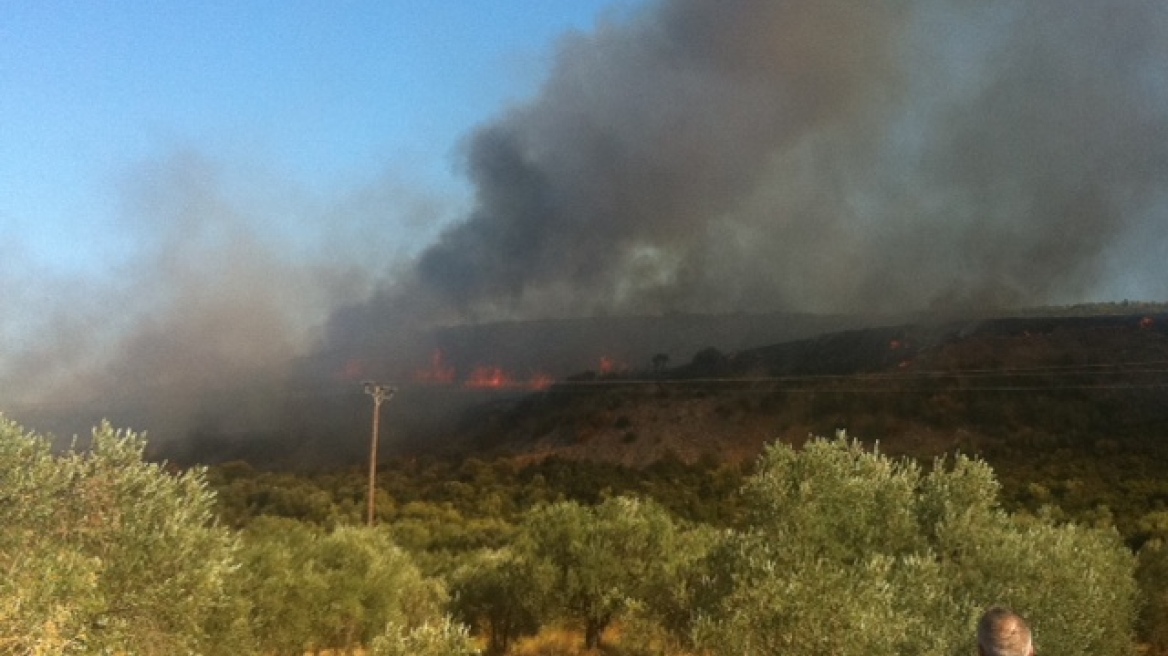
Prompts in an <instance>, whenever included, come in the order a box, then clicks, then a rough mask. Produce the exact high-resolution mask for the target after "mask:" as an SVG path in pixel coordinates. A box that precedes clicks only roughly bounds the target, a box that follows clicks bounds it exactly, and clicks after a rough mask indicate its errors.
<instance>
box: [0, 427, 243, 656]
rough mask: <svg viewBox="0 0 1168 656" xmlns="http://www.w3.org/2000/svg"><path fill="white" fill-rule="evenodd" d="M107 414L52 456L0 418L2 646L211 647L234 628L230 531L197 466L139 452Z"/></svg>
mask: <svg viewBox="0 0 1168 656" xmlns="http://www.w3.org/2000/svg"><path fill="white" fill-rule="evenodd" d="M143 448H144V442H143V440H142V438H141V437H139V436H137V435H135V434H133V433H128V432H118V431H115V430H114V429H112V428H111V427H110V426H109V425H108V424H106V425H102V426H101V427H100V428H98V429H97V430H95V431H94V434H93V444H92V448H91V449H90V450H88V451H85V452H79V451H69V452H67V453H64V454H61V455H54V454H53V453H52V452H51V451H50V447H49V444H48V441H47V440H45V439H43V438H41V437H39V436H37V435H33V434H27V433H25V432H23V431H22V430H21V428H20V427H19V426H17V425H15V424H13V423H12V422H10V421H8V420H6V419H3V418H0V571H3V572H4V576H2V577H0V652H3V653H20V654H70V653H82V654H90V653H126V652H131V653H136V654H160V655H162V654H166V655H169V654H183V653H191V652H210V651H214V650H215V647H216V646H222V645H227V644H230V643H231V640H230V639H229V638H228V636H227V635H226V634H227V633H230V632H231V631H232V630H234V629H235V628H236V624H235V622H234V621H233V618H231V617H224V613H225V611H226V610H229V609H230V603H229V602H230V600H229V596H228V591H229V579H230V578H231V577H232V576H234V575H235V570H236V568H237V560H236V550H237V544H236V542H237V540H236V538H235V536H234V535H233V534H232V533H231V532H230V531H228V530H226V529H224V528H222V527H220V526H217V525H216V524H215V522H214V521H213V519H212V510H213V508H214V497H213V496H212V494H211V493H210V492H209V491H208V489H207V486H206V483H205V481H204V478H203V474H202V472H201V471H198V470H193V471H188V472H184V473H180V474H170V473H168V472H166V471H164V470H163V469H162V468H161V467H160V466H158V465H155V464H149V463H146V462H144V461H143V460H142V451H143Z"/></svg>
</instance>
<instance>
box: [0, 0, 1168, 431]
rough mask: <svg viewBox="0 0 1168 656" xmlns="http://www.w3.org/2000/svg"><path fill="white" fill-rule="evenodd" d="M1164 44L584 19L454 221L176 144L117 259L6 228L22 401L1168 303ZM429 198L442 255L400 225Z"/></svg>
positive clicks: (258, 399)
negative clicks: (441, 333)
mask: <svg viewBox="0 0 1168 656" xmlns="http://www.w3.org/2000/svg"><path fill="white" fill-rule="evenodd" d="M1165 62H1168V5H1166V4H1165V3H1163V2H1162V1H1161V0H979V1H976V2H974V1H972V0H893V1H889V2H862V1H856V0H847V1H845V0H718V1H713V0H662V1H660V2H656V3H653V4H651V5H648V6H647V7H645V8H643V9H642V10H640V11H639V12H637V13H634V14H630V15H623V16H617V15H614V16H611V17H609V18H608V19H607V20H606V21H605V22H603V23H601V24H600V25H599V26H598V27H597V28H596V29H595V30H593V31H591V32H589V33H575V34H571V35H568V36H566V37H565V38H564V39H563V40H562V42H560V43H559V45H558V49H557V51H556V57H555V60H554V63H553V65H552V67H551V69H550V72H549V75H548V78H547V80H546V82H545V84H544V85H543V87H542V88H541V90H540V91H539V92H538V94H537V95H536V96H535V97H533V98H531V99H530V100H529V101H527V102H525V103H522V104H520V105H517V106H515V107H512V108H510V109H509V110H508V111H506V112H505V113H504V114H503V115H501V116H500V117H498V118H497V119H495V120H492V121H490V122H487V123H485V124H484V125H483V126H482V127H480V128H479V129H477V130H476V131H474V132H473V133H472V134H470V135H469V136H468V137H467V139H466V141H465V143H464V144H463V147H462V150H461V151H460V152H461V157H462V160H461V161H462V162H463V165H464V166H465V173H466V175H467V176H468V178H469V180H470V181H471V183H472V185H473V189H474V198H473V204H472V207H471V209H470V210H469V211H468V212H466V213H465V214H464V215H463V216H461V217H460V219H459V220H458V221H457V222H454V223H450V224H448V225H449V228H448V229H447V230H446V231H445V232H444V233H442V234H440V235H438V236H437V237H436V238H434V236H433V235H432V234H430V233H429V232H427V231H428V230H430V229H431V228H430V226H433V225H436V223H438V219H439V218H443V217H444V215H445V208H443V207H442V206H441V205H440V204H437V203H435V202H434V201H432V200H431V199H427V198H425V197H424V196H423V195H422V194H418V193H414V192H412V191H411V189H410V188H409V187H408V185H402V184H401V183H400V182H396V181H395V176H393V175H387V176H385V178H384V179H378V180H377V181H376V182H373V183H371V184H369V185H368V186H367V187H365V188H363V189H361V190H359V191H357V192H354V193H351V194H349V195H347V196H346V197H345V198H343V199H341V200H339V201H338V200H336V199H330V200H328V201H323V200H321V199H320V198H314V197H311V196H310V195H307V194H304V193H302V192H299V191H297V190H295V189H290V188H288V186H287V185H283V184H282V183H279V182H278V181H275V180H273V179H271V178H267V177H263V176H260V177H259V178H248V177H246V176H245V179H243V180H234V181H232V180H233V176H234V175H235V174H236V173H237V172H234V171H232V172H227V173H226V174H225V173H224V172H223V171H220V170H219V169H218V168H217V167H216V166H215V165H214V164H212V163H209V162H208V161H206V160H205V159H202V158H200V157H198V156H197V155H191V154H190V153H180V154H178V155H176V156H174V157H170V158H163V159H162V160H160V161H158V162H152V163H148V164H147V165H145V166H144V167H143V169H142V170H141V171H138V172H136V174H135V175H133V176H132V177H133V178H134V179H136V180H138V182H136V183H134V185H131V188H130V189H128V190H127V191H126V197H127V198H129V199H131V200H130V202H129V203H128V207H127V210H126V216H127V220H128V227H126V230H127V231H128V232H129V233H130V234H132V235H133V236H134V240H135V242H136V243H137V244H138V251H137V253H136V256H135V259H134V261H133V262H131V263H130V264H129V265H128V266H124V267H120V268H118V269H117V275H114V276H111V278H110V279H109V280H103V281H98V284H85V285H77V284H75V281H71V280H65V279H56V280H54V279H51V278H46V277H45V276H44V275H43V274H42V273H41V272H38V271H35V270H29V269H28V268H27V267H25V266H24V265H23V264H21V262H20V260H19V254H15V255H14V254H13V253H12V252H10V251H11V249H12V246H11V245H10V244H8V245H4V244H0V292H3V294H4V295H5V298H6V299H13V301H12V302H14V303H16V304H17V305H18V306H19V307H22V308H29V310H28V311H27V312H26V313H25V316H22V317H6V318H4V320H3V321H0V337H3V338H4V339H5V341H6V343H7V344H9V345H15V346H13V347H12V348H9V349H8V350H7V352H6V353H4V354H0V398H3V399H4V401H5V402H6V403H7V404H8V408H6V410H7V411H9V412H13V414H17V415H18V418H19V417H20V416H21V412H17V411H16V410H13V408H21V407H23V408H24V415H25V416H27V414H28V413H30V412H34V411H36V410H37V409H38V408H42V409H46V412H47V411H48V410H52V409H60V408H62V407H69V408H76V409H78V413H79V414H81V415H84V419H83V421H84V422H85V423H91V422H92V421H94V420H95V419H97V418H100V417H101V416H112V418H114V419H115V420H118V419H119V412H123V410H122V409H125V410H124V414H125V416H127V417H131V418H130V419H127V420H125V421H120V422H119V423H123V424H130V425H134V426H141V427H147V428H151V429H155V427H166V428H165V429H166V430H167V431H169V432H170V433H171V434H178V435H181V434H182V433H183V432H184V431H186V430H189V429H191V427H192V426H194V427H197V426H199V425H202V424H206V425H207V426H209V427H211V428H215V427H216V426H220V427H222V428H223V429H224V430H241V429H248V428H249V427H256V426H261V427H262V426H270V425H273V422H275V423H279V420H277V419H275V417H277V416H280V415H283V416H288V415H289V413H288V409H289V407H290V406H291V407H294V408H299V412H300V416H304V417H305V418H306V420H307V418H310V416H311V415H314V414H316V415H320V416H328V413H327V412H326V411H325V410H322V411H320V412H316V410H315V409H314V407H313V406H311V405H310V404H305V403H301V402H300V399H301V398H303V395H305V394H307V393H306V392H305V390H304V387H305V386H306V385H308V384H309V383H306V382H305V381H315V382H312V383H311V384H313V385H315V386H316V391H314V392H312V393H311V394H310V395H315V396H313V398H316V399H319V398H320V395H321V394H327V393H331V392H328V391H327V390H326V391H325V392H321V390H322V389H325V388H328V384H329V383H330V382H337V381H336V379H335V377H336V375H337V371H338V370H339V369H340V368H342V367H344V370H345V372H346V378H345V379H344V380H343V381H340V382H343V383H344V385H345V386H347V387H346V389H349V388H353V389H356V388H355V385H356V382H355V381H354V380H352V377H353V375H369V376H375V377H378V378H381V379H385V378H388V377H394V376H402V375H407V376H408V374H409V372H410V371H411V370H412V368H415V367H418V366H423V365H425V364H426V363H427V362H428V360H429V358H430V355H431V352H432V349H433V348H434V347H435V346H436V345H437V341H435V339H434V338H432V333H427V330H428V329H430V328H432V327H434V326H436V325H450V324H457V323H460V322H475V321H487V320H500V319H535V318H554V317H569V316H603V315H621V314H637V315H646V314H648V315H651V314H656V313H673V312H681V313H684V312H700V313H715V312H734V311H765V310H795V311H812V312H847V313H853V312H886V313H891V312H902V311H920V310H929V309H932V310H935V311H968V310H976V309H991V308H1001V307H1009V306H1019V305H1028V304H1043V303H1064V302H1077V301H1082V300H1092V299H1102V300H1112V299H1114V298H1115V295H1117V294H1121V295H1124V296H1130V297H1133V298H1134V297H1140V296H1142V297H1144V298H1149V299H1156V298H1159V299H1163V298H1165V297H1168V277H1165V276H1164V275H1162V273H1161V269H1162V266H1163V265H1162V258H1163V254H1164V253H1165V252H1168V243H1166V242H1168V230H1166V229H1165V225H1166V220H1168V192H1166V191H1165V185H1164V183H1165V181H1166V180H1168V76H1166V75H1165ZM273 186H274V187H275V189H274V190H272V189H269V190H268V191H267V192H264V193H260V192H255V189H265V188H269V187H273ZM241 190H243V191H241ZM253 193H255V194H258V195H253ZM409 198H414V199H416V201H413V202H404V201H403V199H409ZM402 216H414V217H432V219H433V220H428V221H427V220H421V221H420V222H419V223H416V224H411V225H413V227H414V230H415V231H414V233H413V234H414V235H415V236H421V237H424V238H425V239H427V242H426V243H429V244H430V245H429V246H428V247H426V248H423V249H422V250H421V251H420V252H418V253H414V252H410V251H402V250H400V249H399V250H395V247H394V246H393V244H392V243H387V242H386V241H382V240H381V239H379V237H380V236H383V235H388V234H390V233H393V232H395V231H394V230H393V229H392V228H393V227H394V226H391V225H387V224H395V225H396V226H397V227H401V225H402V223H401V217H402ZM285 222H290V223H300V224H310V225H317V226H318V227H320V229H319V230H318V231H316V232H315V233H312V236H311V237H309V238H301V239H300V240H297V239H288V238H286V237H287V235H288V234H289V233H288V232H287V231H284V230H282V229H281V226H282V225H284V223H285ZM4 249H7V250H4ZM1108 297H1111V298H1108ZM472 332H473V331H472ZM448 334H451V335H454V334H462V333H458V332H457V331H453V332H449V333H448ZM468 334H470V333H468ZM30 335H32V336H33V337H30ZM427 335H431V336H430V337H428V336H427ZM521 346H522V344H521ZM455 355H461V356H462V357H464V358H465V362H460V363H459V364H460V366H474V365H476V364H484V363H480V362H477V361H476V360H475V358H476V357H477V356H476V355H475V354H474V353H470V352H469V351H468V352H467V353H465V354H455ZM675 355H678V356H685V357H688V356H689V355H692V353H677V354H675ZM532 357H535V356H532ZM630 357H633V356H632V355H630ZM569 361H570V358H568V357H567V356H565V358H564V362H565V363H569ZM350 365H352V366H351V367H350ZM564 366H565V367H567V366H570V363H569V364H565V365H564ZM555 373H561V372H555ZM338 384H339V383H338ZM328 389H333V388H328ZM257 390H261V391H262V393H260V392H257ZM350 391H351V390H350ZM356 400H357V401H359V402H360V401H365V399H363V398H361V395H360V393H359V391H358V392H357V399H356ZM401 405H402V406H404V405H406V404H404V403H403V404H401ZM354 407H356V408H360V409H361V410H362V412H364V410H365V409H366V408H364V405H363V404H358V405H356V406H354ZM306 408H309V409H308V410H306ZM342 410H343V412H341V411H338V412H337V413H336V414H337V416H340V415H345V414H346V413H347V415H353V414H354V413H353V412H352V411H351V410H352V408H349V407H348V406H346V407H345V408H343V409H342ZM142 416H146V417H149V419H148V420H138V419H136V418H134V417H142ZM30 423H35V422H30ZM81 426H82V429H83V426H84V424H81Z"/></svg>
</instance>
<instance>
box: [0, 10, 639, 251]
mask: <svg viewBox="0 0 1168 656" xmlns="http://www.w3.org/2000/svg"><path fill="white" fill-rule="evenodd" d="M635 4H636V3H635V2H632V1H631V0H625V1H624V2H623V4H622V2H618V1H616V0H573V1H572V2H549V1H547V0H508V1H507V2H490V3H488V2H473V1H470V0H460V1H450V2H445V1H444V2H417V1H411V2H403V1H399V0H381V1H370V2H365V1H328V2H326V1H324V0H317V1H307V0H289V1H284V0H281V1H278V2H268V1H244V2H238V1H212V2H148V1H137V0H130V1H122V2H116V3H114V2H94V3H72V2H60V1H48V2H26V1H24V0H17V1H16V2H6V3H4V4H3V5H2V6H0V226H2V228H3V233H4V234H5V235H6V238H5V241H6V242H7V244H6V246H5V247H4V248H3V252H4V253H6V254H7V256H8V257H13V254H14V252H15V253H16V257H20V258H21V259H23V260H29V261H31V262H33V263H35V264H38V265H44V266H48V267H49V269H51V270H56V271H63V272H85V271H88V270H90V269H91V268H92V266H93V264H92V263H93V262H100V261H102V260H107V259H109V258H116V257H117V254H118V253H123V254H124V253H127V252H132V248H127V244H126V243H125V240H126V239H127V238H128V237H127V235H126V234H125V233H124V231H122V230H121V229H120V228H119V226H118V222H119V216H120V213H121V212H122V208H121V205H122V204H123V202H124V192H123V190H124V186H125V183H126V180H127V178H129V177H132V176H133V174H134V171H135V170H136V168H137V167H139V166H140V165H141V163H142V162H144V161H147V160H150V159H152V158H157V157H162V156H165V154H166V153H168V152H171V151H174V150H180V149H193V150H196V151H198V152H199V153H200V154H201V155H202V156H204V157H207V158H210V159H212V160H214V161H217V162H226V163H227V164H228V165H229V166H235V165H240V166H243V167H245V168H247V167H252V168H256V167H258V168H262V169H265V170H267V171H268V172H269V173H271V174H273V175H275V176H276V177H279V178H280V179H281V180H282V183H284V184H288V185H293V186H296V187H297V188H299V189H302V190H304V191H305V193H308V194H310V195H311V194H319V195H323V196H331V195H337V194H344V193H348V192H349V191H351V189H352V188H353V187H357V186H360V185H362V184H365V183H366V182H368V181H369V179H370V178H372V177H373V176H376V175H378V174H379V172H381V171H383V170H385V169H387V168H392V169H394V170H396V171H399V172H401V174H402V175H405V176H407V177H409V178H410V179H413V180H417V181H421V182H422V183H424V184H425V185H426V186H427V187H428V188H429V189H431V190H437V192H438V193H439V194H448V195H449V196H451V197H452V198H456V197H458V196H459V195H465V194H466V193H467V189H466V185H465V182H464V181H462V180H461V178H460V177H459V174H458V172H457V171H456V170H455V168H456V167H455V166H454V158H453V157H452V153H453V152H454V150H455V149H456V148H457V146H458V143H459V140H460V139H461V138H462V137H463V136H464V135H466V134H467V132H468V131H469V130H471V129H472V128H473V127H474V126H475V125H476V124H479V123H481V122H483V121H486V120H488V119H490V118H492V117H493V116H496V115H498V114H499V113H500V112H501V111H503V110H504V109H505V108H506V107H507V105H508V104H510V103H514V102H517V101H519V100H522V99H523V98H525V97H527V96H529V95H530V94H532V93H533V92H534V90H535V89H536V88H537V86H538V84H539V81H540V80H541V79H542V76H543V75H544V73H545V72H546V68H547V66H548V64H549V62H550V60H551V57H552V55H553V53H554V51H555V44H556V42H557V39H558V38H559V37H560V36H561V35H563V34H564V33H565V32H567V31H569V30H589V29H591V28H592V27H593V26H594V25H595V23H596V21H597V20H598V19H599V17H602V16H603V15H605V12H608V11H623V10H628V9H629V8H630V6H632V5H635ZM284 228H286V229H288V230H295V225H286V226H284Z"/></svg>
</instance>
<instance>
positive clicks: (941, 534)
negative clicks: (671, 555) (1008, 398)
mask: <svg viewBox="0 0 1168 656" xmlns="http://www.w3.org/2000/svg"><path fill="white" fill-rule="evenodd" d="M744 495H745V497H746V502H747V505H748V507H749V508H750V511H751V519H750V525H749V527H748V528H747V529H745V530H743V531H739V532H733V533H728V534H727V535H726V537H725V539H724V540H723V542H722V544H720V545H719V546H717V547H716V548H715V549H713V550H712V552H711V557H710V559H709V560H708V566H709V572H710V577H709V581H710V585H709V589H708V590H707V596H706V598H705V599H704V601H703V603H702V604H699V605H698V607H697V608H695V610H694V612H695V613H696V614H697V615H699V616H700V617H701V619H700V620H699V621H697V622H696V628H695V631H694V633H693V635H694V637H695V639H696V641H697V642H698V643H699V644H700V645H702V646H704V647H705V648H707V649H708V650H709V651H710V652H712V653H715V654H742V653H751V654H792V653H798V654H808V655H815V654H824V655H827V654H832V655H843V656H846V655H849V654H856V655H859V654H954V655H956V654H966V653H973V651H974V650H975V644H974V637H973V636H974V625H975V624H976V621H977V618H978V615H979V614H980V613H981V611H982V610H983V609H984V608H985V607H987V606H989V605H993V604H1004V605H1008V606H1012V607H1013V608H1015V609H1016V610H1018V611H1020V612H1022V613H1023V614H1024V615H1026V616H1028V617H1029V618H1030V619H1031V621H1032V623H1033V625H1034V629H1035V633H1036V636H1037V642H1038V644H1039V648H1040V650H1041V651H1050V652H1052V653H1062V654H1083V655H1086V654H1107V655H1114V656H1119V655H1120V654H1128V653H1130V650H1131V647H1132V627H1133V622H1134V617H1135V608H1136V604H1135V599H1136V591H1135V585H1134V580H1133V570H1134V560H1133V557H1132V555H1131V554H1130V552H1128V551H1127V550H1126V548H1125V547H1124V545H1123V544H1122V542H1121V541H1120V539H1119V537H1118V535H1117V534H1116V533H1115V532H1114V531H1113V530H1108V531H1104V530H1098V529H1091V528H1083V527H1078V526H1073V525H1055V524H1054V523H1052V522H1050V521H1048V520H1045V519H1043V518H1034V517H1013V516H1010V515H1009V514H1007V513H1005V512H1004V511H1002V510H1001V509H1000V507H999V506H998V501H997V499H998V483H997V481H996V480H995V478H994V476H993V472H992V470H991V469H990V468H989V467H988V466H987V465H986V464H985V463H983V462H980V461H977V460H973V459H970V458H965V457H957V458H955V459H952V460H949V461H945V460H939V461H937V462H935V463H934V465H933V467H932V468H931V470H929V471H928V472H927V473H926V472H925V471H924V470H923V469H922V468H921V467H919V466H918V465H916V464H915V463H913V462H911V461H908V460H895V459H891V458H888V457H886V456H883V455H881V454H880V453H878V452H877V451H875V450H873V451H868V450H866V449H864V448H863V447H862V446H861V445H860V444H858V443H856V442H850V441H848V440H847V439H846V438H845V437H843V436H841V437H839V438H838V439H836V440H834V441H828V440H823V439H816V440H812V441H810V442H808V443H807V444H806V445H805V446H804V448H803V449H802V450H796V449H794V448H792V447H790V446H786V445H782V444H776V445H773V446H771V447H768V449H767V450H766V452H765V453H764V454H763V456H762V457H761V458H760V460H759V467H758V471H757V473H756V474H755V475H754V476H753V477H751V478H750V479H749V480H748V482H747V484H746V486H745V489H744Z"/></svg>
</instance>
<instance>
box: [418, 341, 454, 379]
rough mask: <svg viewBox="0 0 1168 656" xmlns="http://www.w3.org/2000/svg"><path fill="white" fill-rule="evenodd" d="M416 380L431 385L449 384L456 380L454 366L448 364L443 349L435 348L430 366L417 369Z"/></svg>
mask: <svg viewBox="0 0 1168 656" xmlns="http://www.w3.org/2000/svg"><path fill="white" fill-rule="evenodd" d="M414 380H415V381H417V382H419V383H426V384H431V385H449V384H451V383H453V382H454V366H453V365H448V364H446V356H445V354H443V353H442V349H434V353H433V355H431V356H430V367H429V368H428V369H419V370H417V371H415V372H414Z"/></svg>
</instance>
